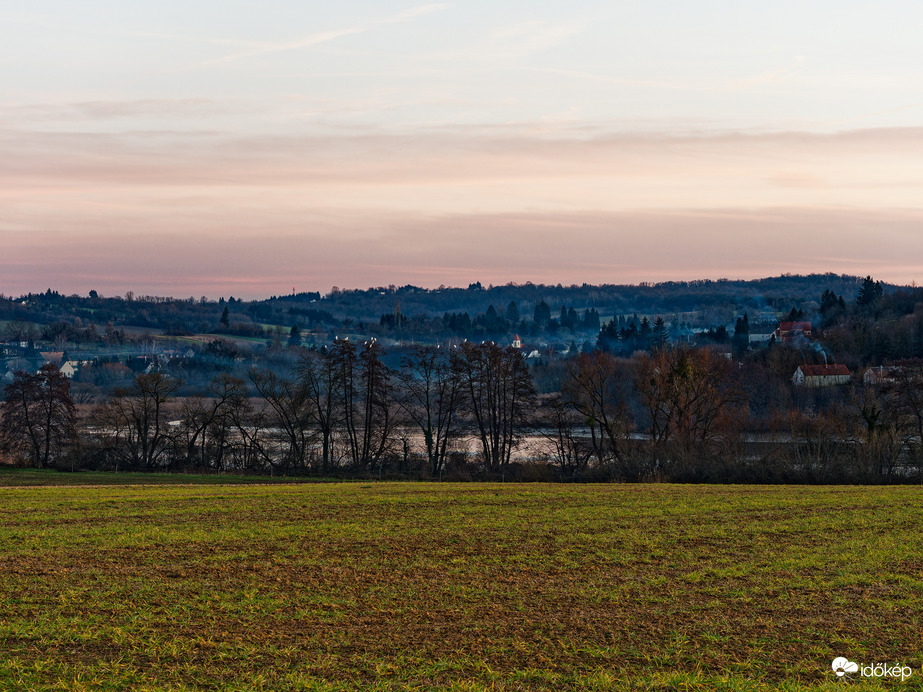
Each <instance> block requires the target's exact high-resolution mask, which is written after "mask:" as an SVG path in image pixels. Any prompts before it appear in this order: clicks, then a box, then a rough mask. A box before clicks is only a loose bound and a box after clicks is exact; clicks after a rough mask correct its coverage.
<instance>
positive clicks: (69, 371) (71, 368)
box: [61, 360, 80, 379]
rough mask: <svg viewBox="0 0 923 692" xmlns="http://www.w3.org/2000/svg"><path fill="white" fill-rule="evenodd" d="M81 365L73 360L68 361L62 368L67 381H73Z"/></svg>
mask: <svg viewBox="0 0 923 692" xmlns="http://www.w3.org/2000/svg"><path fill="white" fill-rule="evenodd" d="M79 365H80V364H79V363H75V362H74V361H72V360H69V361H67V362H66V363H64V364H63V365H62V366H61V374H62V375H64V377H66V378H67V379H71V378H72V377H73V376H74V375H76V374H77V368H78V367H79Z"/></svg>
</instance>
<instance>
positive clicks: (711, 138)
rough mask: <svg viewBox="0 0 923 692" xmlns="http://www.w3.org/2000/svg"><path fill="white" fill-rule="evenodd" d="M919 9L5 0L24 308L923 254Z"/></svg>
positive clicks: (911, 266) (711, 273)
mask: <svg viewBox="0 0 923 692" xmlns="http://www.w3.org/2000/svg"><path fill="white" fill-rule="evenodd" d="M920 26H923V3H919V2H912V1H895V0H891V1H889V0H882V1H880V2H876V3H868V2H850V1H849V0H838V1H836V2H834V1H829V2H828V1H821V0H800V1H799V2H789V1H788V0H778V1H777V2H774V3H759V4H758V3H741V2H732V1H730V0H727V1H721V2H718V1H709V0H697V1H696V2H688V0H687V1H686V2H681V1H679V0H677V1H667V0H648V1H647V2H643V3H642V2H624V1H612V0H609V1H608V2H594V1H589V0H572V1H571V2H569V3H567V4H566V6H565V3H560V2H550V1H546V0H531V1H530V2H520V1H519V0H509V1H507V2H503V3H497V2H486V1H481V0H465V2H429V3H427V2H422V3H421V2H412V1H411V2H396V1H392V0H379V1H378V2H361V1H356V0H341V1H340V2H336V3H321V2H316V1H315V2H308V1H305V0H263V1H262V2H259V3H256V2H243V1H235V0H221V1H218V0H197V1H196V2H188V0H187V1H184V2H178V1H175V0H158V2H156V3H150V2H145V3H141V2H135V1H133V0H129V1H125V0H123V1H122V2H115V1H114V0H83V1H82V2H80V3H74V2H72V0H49V1H46V0H30V1H29V2H23V1H20V0H0V39H2V40H0V84H3V89H2V90H0V292H3V293H5V294H6V295H19V294H21V293H25V292H29V291H43V290H45V289H46V288H53V289H55V290H59V291H62V292H64V293H78V294H86V293H87V292H88V291H89V290H91V289H92V290H97V291H98V292H99V293H100V294H103V295H120V294H122V293H124V292H125V291H127V290H132V291H134V292H135V294H137V295H145V294H148V295H172V296H176V297H189V296H194V297H198V296H202V295H205V296H208V297H211V298H214V297H217V296H229V295H233V296H236V297H244V298H259V297H266V296H268V295H279V294H284V293H289V292H291V291H292V290H293V289H294V290H297V291H309V290H319V291H322V292H326V291H329V290H330V288H331V287H332V286H335V285H336V286H339V287H341V288H365V287H368V286H384V285H389V284H396V285H401V284H406V283H412V284H415V285H421V286H430V287H435V286H439V285H440V284H445V285H449V286H453V285H462V286H464V285H467V284H468V283H471V282H474V281H480V282H481V283H482V284H484V285H487V284H489V283H494V284H505V283H508V282H511V281H512V282H526V281H532V282H535V283H562V284H565V285H566V284H573V283H577V284H580V283H584V282H586V283H637V282H640V281H667V280H687V279H701V278H722V277H724V278H758V277H763V276H773V275H779V274H782V273H786V272H791V273H809V272H828V271H832V272H837V273H848V274H856V275H861V276H864V275H866V274H871V275H873V276H874V277H876V278H878V279H883V280H886V281H892V282H897V283H905V284H909V283H911V282H920V280H921V273H923V272H921V261H920V260H921V258H923V232H921V230H923V195H921V194H920V193H921V192H923V73H921V71H920V66H921V65H923V41H920V40H919V37H918V31H919V27H920Z"/></svg>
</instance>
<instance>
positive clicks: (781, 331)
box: [774, 322, 811, 344]
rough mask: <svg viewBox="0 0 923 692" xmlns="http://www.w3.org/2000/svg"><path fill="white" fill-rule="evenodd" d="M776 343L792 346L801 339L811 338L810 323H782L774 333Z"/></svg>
mask: <svg viewBox="0 0 923 692" xmlns="http://www.w3.org/2000/svg"><path fill="white" fill-rule="evenodd" d="M774 335H775V337H776V343H779V344H790V343H792V342H793V341H798V340H799V339H802V338H804V339H810V338H811V323H810V322H780V323H779V326H778V327H777V328H776V331H775V332H774Z"/></svg>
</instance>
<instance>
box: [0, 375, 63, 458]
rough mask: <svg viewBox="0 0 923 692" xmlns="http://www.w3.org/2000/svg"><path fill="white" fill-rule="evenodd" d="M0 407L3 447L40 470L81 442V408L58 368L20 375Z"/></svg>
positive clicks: (7, 387) (14, 379)
mask: <svg viewBox="0 0 923 692" xmlns="http://www.w3.org/2000/svg"><path fill="white" fill-rule="evenodd" d="M5 393H6V400H5V401H4V402H3V403H2V404H0V444H2V446H3V448H4V449H5V450H7V451H9V452H12V453H16V454H24V455H27V456H28V457H29V458H30V459H31V461H32V464H33V465H34V466H36V467H38V468H44V467H47V466H49V465H51V464H52V463H53V462H54V461H55V460H56V459H59V458H61V457H62V456H63V455H64V454H66V453H67V452H68V451H69V450H70V449H71V448H72V447H73V446H74V445H75V444H76V442H77V409H76V407H75V406H74V402H73V401H72V400H71V397H70V382H69V381H68V379H67V378H66V377H65V376H64V375H62V374H61V371H60V370H59V369H58V366H57V365H54V364H53V363H47V364H46V365H43V366H42V367H41V369H40V370H39V371H38V373H37V374H35V375H31V374H29V373H27V372H25V371H19V372H17V373H16V374H15V375H14V377H13V381H12V382H11V383H10V384H8V385H7V386H6V388H5Z"/></svg>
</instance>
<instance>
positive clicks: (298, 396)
mask: <svg viewBox="0 0 923 692" xmlns="http://www.w3.org/2000/svg"><path fill="white" fill-rule="evenodd" d="M250 381H251V382H252V383H253V387H254V388H255V389H256V391H257V393H258V394H259V395H260V396H261V397H262V398H263V400H264V401H265V402H266V404H267V406H268V407H269V408H268V410H269V412H271V414H272V421H271V424H270V426H271V427H272V428H275V429H276V430H278V432H279V442H280V444H281V445H282V446H283V447H284V449H285V451H284V453H283V454H282V457H281V458H278V456H277V455H274V454H267V455H266V456H265V458H266V460H267V461H268V462H269V463H270V464H271V465H272V466H274V467H277V468H288V467H291V466H296V467H297V466H304V465H305V463H306V461H307V457H308V452H309V449H310V448H311V446H312V445H313V443H314V438H313V435H312V432H313V429H312V427H311V422H310V412H309V409H308V403H309V402H308V401H307V399H306V398H305V396H304V393H303V392H302V391H301V389H300V388H299V387H297V386H296V385H295V383H294V382H292V381H290V380H287V379H285V378H283V377H280V376H279V375H277V374H275V373H273V372H268V371H263V370H251V371H250Z"/></svg>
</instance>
